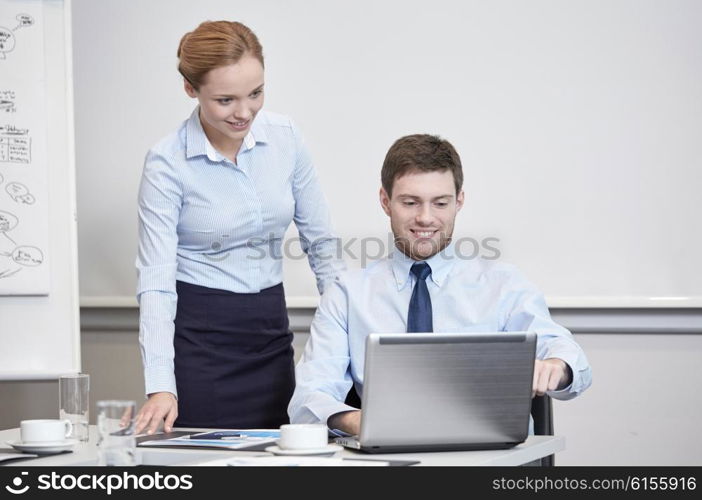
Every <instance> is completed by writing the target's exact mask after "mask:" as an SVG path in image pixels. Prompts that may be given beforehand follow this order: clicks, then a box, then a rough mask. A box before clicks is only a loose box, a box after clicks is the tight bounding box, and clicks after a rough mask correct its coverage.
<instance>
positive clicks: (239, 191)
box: [136, 108, 344, 395]
mask: <svg viewBox="0 0 702 500" xmlns="http://www.w3.org/2000/svg"><path fill="white" fill-rule="evenodd" d="M198 113H199V108H196V109H195V110H194V111H193V113H192V115H191V116H190V118H189V119H188V120H186V121H185V122H183V124H182V125H181V126H180V128H179V129H178V130H177V131H176V132H174V133H173V134H171V135H169V136H167V137H166V138H164V139H163V140H161V141H160V142H159V143H158V144H156V146H154V147H153V148H152V149H151V150H150V151H149V152H148V154H147V155H146V160H145V164H144V171H143V174H142V178H141V185H140V188H139V250H138V255H137V259H136V267H137V274H138V285H137V299H138V300H139V307H140V317H139V342H140V346H141V353H142V358H143V361H144V379H145V383H146V393H147V394H149V393H152V392H159V391H169V392H172V393H173V394H176V395H177V393H176V385H175V375H174V372H173V357H174V349H173V336H174V319H175V313H176V304H177V296H176V290H175V283H176V280H180V281H185V282H188V283H192V284H196V285H201V286H206V287H209V288H217V289H222V290H229V291H232V292H238V293H256V292H259V291H260V290H262V289H264V288H268V287H271V286H274V285H277V284H278V283H280V282H281V281H282V271H283V270H282V257H281V253H282V252H281V248H282V241H283V236H284V234H285V231H286V229H287V228H288V226H289V225H290V222H291V221H293V220H294V221H295V225H296V226H297V229H298V231H299V233H300V239H301V242H302V247H303V250H305V252H306V253H307V254H308V259H309V262H310V266H311V268H312V270H313V271H314V273H315V276H316V278H317V287H318V288H319V291H320V293H321V292H322V291H323V289H324V285H325V283H326V282H329V281H331V280H333V279H334V277H335V276H336V275H337V274H338V273H339V271H341V270H343V269H344V265H343V262H342V261H340V260H339V259H338V258H337V253H338V252H337V247H338V243H339V242H338V239H337V238H336V236H334V234H333V233H332V229H331V223H330V218H329V211H328V208H327V204H326V201H325V199H324V196H323V194H322V190H321V188H320V185H319V181H318V179H317V175H316V173H315V170H314V167H313V165H312V161H311V159H310V157H309V154H308V152H307V150H306V148H305V147H304V145H303V143H302V138H301V137H300V134H299V132H298V130H297V128H296V127H295V125H294V124H293V123H292V122H291V120H290V119H289V118H287V117H285V116H282V115H278V114H274V113H269V112H265V111H261V112H259V113H258V115H257V116H256V118H255V120H254V122H253V123H252V125H251V130H250V131H249V133H248V134H247V136H246V137H245V139H244V142H243V144H242V146H241V149H240V150H239V153H238V154H237V158H236V160H237V162H236V163H234V162H232V161H231V160H229V159H227V158H225V157H224V156H223V155H221V154H220V153H219V152H218V151H217V150H215V148H214V147H213V146H212V145H211V144H210V142H209V141H208V140H207V136H206V135H205V133H204V131H203V129H202V125H201V123H200V119H199V115H198Z"/></svg>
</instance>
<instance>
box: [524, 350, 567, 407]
mask: <svg viewBox="0 0 702 500" xmlns="http://www.w3.org/2000/svg"><path fill="white" fill-rule="evenodd" d="M572 378H573V375H572V372H571V370H570V367H569V366H568V365H567V364H566V362H565V361H563V360H562V359H558V358H549V359H544V360H543V361H542V360H539V359H537V360H536V362H535V363H534V383H533V385H532V389H531V397H532V398H533V397H534V396H535V395H536V396H543V395H544V394H546V392H547V391H557V390H559V389H563V388H564V387H567V386H569V385H570V383H571V380H572Z"/></svg>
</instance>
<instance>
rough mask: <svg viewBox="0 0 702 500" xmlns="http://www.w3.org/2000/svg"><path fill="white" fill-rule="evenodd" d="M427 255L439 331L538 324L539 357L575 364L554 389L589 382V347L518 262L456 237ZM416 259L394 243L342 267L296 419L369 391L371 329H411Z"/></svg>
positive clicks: (310, 348) (301, 381)
mask: <svg viewBox="0 0 702 500" xmlns="http://www.w3.org/2000/svg"><path fill="white" fill-rule="evenodd" d="M426 262H427V263H429V265H430V266H431V269H432V273H431V276H430V277H429V278H428V279H427V287H428V289H429V295H430V296H431V303H432V311H433V321H434V331H435V332H442V333H448V332H497V331H533V332H535V333H536V334H537V346H536V357H537V359H546V358H560V359H562V360H563V361H565V362H566V363H567V364H568V365H569V366H570V368H571V369H572V371H573V381H572V383H571V385H570V386H568V387H566V388H564V389H562V390H559V391H554V392H549V395H550V396H552V397H554V398H556V399H570V398H573V397H575V396H577V395H578V394H580V393H581V392H583V391H584V390H585V389H587V388H588V387H589V386H590V384H591V382H592V374H591V369H590V365H589V363H588V361H587V358H586V357H585V353H584V352H583V351H582V349H581V348H580V346H579V345H578V344H577V343H576V342H575V340H574V339H573V336H572V335H571V333H570V332H569V331H568V330H566V329H565V328H563V327H562V326H559V325H557V324H556V323H554V322H553V320H552V319H551V316H550V314H549V312H548V307H547V306H546V302H545V301H544V298H543V295H542V294H541V293H540V292H539V291H538V290H537V289H536V288H535V287H534V286H533V285H532V284H531V283H529V282H528V281H527V280H526V278H524V276H523V275H522V274H521V273H520V272H519V271H518V270H517V269H516V268H515V267H514V266H511V265H509V264H505V263H500V262H497V261H486V260H481V259H462V258H459V257H457V256H456V255H455V252H454V247H453V245H449V246H448V247H447V248H446V249H445V250H444V251H443V252H441V253H439V254H436V255H434V256H433V257H432V258H430V259H428V260H427V261H426ZM413 263H414V261H413V260H411V259H410V258H408V257H406V256H405V255H404V254H402V253H401V252H400V251H399V250H397V249H395V250H394V251H393V253H392V255H391V256H390V257H389V258H387V259H385V260H381V261H378V262H375V263H373V264H372V265H370V266H368V267H367V268H366V269H362V270H359V271H355V272H349V273H345V274H343V275H342V276H341V277H340V278H339V279H338V280H337V281H335V282H334V284H333V285H331V286H330V287H329V288H328V289H327V291H326V293H325V294H324V296H323V297H322V300H321V303H320V305H319V307H318V308H317V312H316V314H315V317H314V320H313V322H312V327H311V335H310V338H309V340H308V342H307V345H306V346H305V351H304V353H303V355H302V358H301V359H300V362H299V363H298V365H297V367H296V384H297V386H296V388H295V393H294V394H293V397H292V399H291V401H290V405H289V406H288V414H289V415H290V420H291V422H295V423H324V424H326V422H327V419H328V418H329V417H330V416H331V415H334V414H335V413H339V412H342V411H347V410H353V409H354V408H352V407H350V406H347V405H345V404H344V400H345V399H346V395H347V393H348V391H349V389H350V388H351V384H352V383H353V384H354V386H355V388H356V391H357V392H358V394H359V396H360V395H361V394H362V393H363V366H364V354H365V341H366V337H367V336H368V335H369V334H371V333H402V332H405V331H406V328H407V311H408V307H409V302H410V298H411V296H412V289H413V287H414V282H415V279H416V278H415V277H414V275H412V274H411V273H410V267H411V266H412V264H413ZM407 335H412V334H411V333H408V334H407Z"/></svg>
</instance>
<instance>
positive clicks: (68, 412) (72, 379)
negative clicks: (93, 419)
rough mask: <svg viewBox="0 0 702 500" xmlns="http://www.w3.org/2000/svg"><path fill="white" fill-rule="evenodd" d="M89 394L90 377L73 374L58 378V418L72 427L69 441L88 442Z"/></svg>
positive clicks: (83, 374)
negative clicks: (69, 423) (68, 422)
mask: <svg viewBox="0 0 702 500" xmlns="http://www.w3.org/2000/svg"><path fill="white" fill-rule="evenodd" d="M89 393H90V375H88V374H86V373H74V374H70V375H62V376H61V377H59V418H60V419H61V420H68V421H70V422H71V424H72V425H73V430H72V431H71V434H70V435H69V436H68V438H70V439H78V440H79V441H87V440H88V400H89Z"/></svg>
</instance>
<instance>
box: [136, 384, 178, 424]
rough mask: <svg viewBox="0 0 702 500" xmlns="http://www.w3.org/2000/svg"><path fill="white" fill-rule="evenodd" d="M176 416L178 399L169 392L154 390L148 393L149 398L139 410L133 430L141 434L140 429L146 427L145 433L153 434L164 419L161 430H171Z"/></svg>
mask: <svg viewBox="0 0 702 500" xmlns="http://www.w3.org/2000/svg"><path fill="white" fill-rule="evenodd" d="M176 417H178V400H177V399H176V397H175V395H173V394H172V393H170V392H154V393H153V394H149V399H147V400H146V403H144V406H142V407H141V410H139V413H138V414H137V417H136V422H135V425H136V427H135V428H134V432H135V434H141V432H142V430H144V429H146V433H147V434H153V433H154V432H156V431H157V430H158V427H159V425H161V422H164V420H165V422H164V424H163V430H164V431H165V432H171V431H172V430H173V422H175V419H176Z"/></svg>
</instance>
